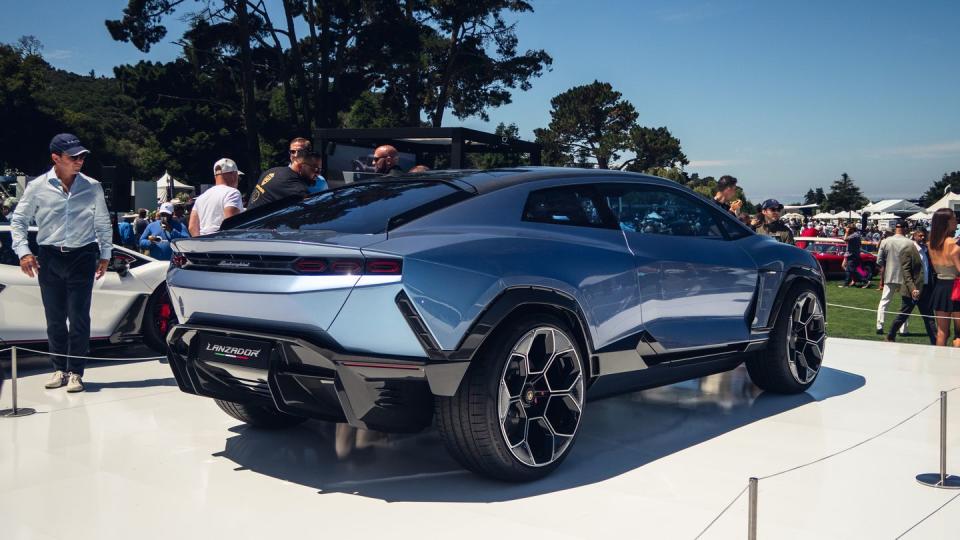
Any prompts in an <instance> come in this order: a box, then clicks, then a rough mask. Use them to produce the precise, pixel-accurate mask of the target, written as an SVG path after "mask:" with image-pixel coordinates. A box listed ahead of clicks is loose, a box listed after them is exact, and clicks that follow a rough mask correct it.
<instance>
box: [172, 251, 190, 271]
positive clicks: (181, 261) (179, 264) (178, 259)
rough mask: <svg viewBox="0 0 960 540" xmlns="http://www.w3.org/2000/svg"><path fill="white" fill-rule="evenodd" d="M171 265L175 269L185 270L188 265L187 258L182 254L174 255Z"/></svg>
mask: <svg viewBox="0 0 960 540" xmlns="http://www.w3.org/2000/svg"><path fill="white" fill-rule="evenodd" d="M170 264H171V265H173V266H174V267H175V268H183V267H184V266H186V265H187V256H186V255H184V254H182V253H174V254H173V257H171V258H170Z"/></svg>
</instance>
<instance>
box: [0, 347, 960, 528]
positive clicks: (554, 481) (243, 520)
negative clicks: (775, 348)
mask: <svg viewBox="0 0 960 540" xmlns="http://www.w3.org/2000/svg"><path fill="white" fill-rule="evenodd" d="M826 364H827V366H828V367H825V368H824V370H823V371H822V372H821V374H820V378H819V379H818V381H817V383H816V384H815V385H814V386H813V387H812V389H811V391H810V392H809V393H808V394H804V395H801V396H792V397H785V396H773V395H761V394H760V393H759V392H758V391H757V390H756V388H755V387H753V386H752V385H751V384H750V383H749V380H748V379H747V377H746V374H745V372H744V371H743V370H742V368H741V369H738V370H737V371H734V372H731V373H728V374H723V375H718V376H714V377H709V378H706V379H702V380H699V381H692V382H690V383H684V384H680V385H675V386H672V387H668V388H662V389H657V390H651V391H646V392H641V393H636V394H632V395H629V396H623V397H618V398H611V399H606V400H601V401H596V402H593V403H591V404H590V405H589V406H588V408H587V412H586V416H585V424H584V426H583V428H582V432H581V436H580V439H579V440H578V442H577V445H576V447H575V448H574V449H573V453H572V455H571V456H570V459H568V460H567V461H566V462H565V463H564V465H563V467H561V469H560V470H559V471H557V473H556V474H554V475H553V476H551V477H550V478H548V479H546V480H544V481H541V482H538V483H534V484H529V485H504V484H500V483H495V482H489V481H485V480H482V479H480V478H477V477H475V476H472V475H470V474H468V473H465V472H463V471H461V470H460V469H459V468H458V467H457V465H456V464H455V463H454V462H453V461H452V460H451V459H450V458H449V457H447V455H446V453H445V452H444V450H443V448H442V445H441V443H440V441H439V440H438V439H437V436H436V434H435V433H433V432H427V433H423V434H419V435H415V436H403V437H400V436H385V435H381V434H376V433H369V432H360V433H357V432H355V431H353V430H351V429H349V428H345V426H331V425H325V424H323V423H319V422H311V423H308V424H306V425H304V426H302V427H298V428H294V429H292V430H288V431H284V432H257V431H254V430H249V429H246V428H245V427H243V426H242V425H240V424H238V423H237V422H236V421H234V420H232V419H231V418H229V417H228V416H226V415H225V414H223V413H221V412H220V410H219V409H218V408H217V407H216V405H214V403H213V402H212V401H210V400H208V399H203V398H198V397H194V396H189V395H186V394H182V393H181V392H180V391H179V390H178V389H177V387H176V385H175V383H174V380H173V378H172V375H171V373H170V371H169V368H168V366H166V365H162V364H159V363H156V362H140V363H129V364H115V365H104V364H100V365H97V366H94V367H92V368H90V369H88V371H87V376H86V379H87V385H88V389H89V391H88V392H87V393H84V394H79V395H70V394H66V393H65V392H63V391H62V390H54V391H47V390H44V389H42V387H41V386H42V381H43V380H44V379H45V377H46V374H36V375H32V376H28V377H26V378H23V379H21V384H20V405H21V406H27V407H34V408H36V409H37V410H38V411H39V413H38V414H36V415H34V416H31V417H26V418H19V419H0V538H2V539H4V540H14V539H45V538H64V539H67V538H69V539H72V540H74V539H75V540H79V539H88V538H89V539H98V540H99V539H111V538H117V539H129V538H159V539H164V540H169V539H171V538H198V539H205V540H206V539H220V538H285V537H298V538H299V537H309V538H320V537H326V538H371V537H374V536H375V535H377V536H381V537H382V536H384V535H388V536H389V537H391V538H414V537H416V538H441V537H451V536H454V537H457V538H484V539H489V538H502V537H504V535H508V536H509V537H512V538H517V537H528V538H532V537H543V536H544V535H548V536H549V537H550V538H598V537H599V536H600V535H601V534H603V535H604V536H607V537H616V538H693V537H694V536H696V534H697V533H698V532H700V530H701V529H702V528H703V527H704V526H705V525H706V524H707V523H708V522H709V521H710V520H711V519H712V518H713V517H714V516H715V515H716V514H717V513H718V512H719V511H720V510H721V509H722V508H723V506H724V505H726V504H727V502H728V501H729V500H730V499H731V498H732V497H733V496H734V495H735V494H736V493H737V492H738V491H740V490H741V489H742V488H743V487H744V486H745V485H746V482H747V478H748V477H749V476H764V475H767V474H770V473H773V472H777V471H780V470H783V469H787V468H790V467H791V466H794V465H797V464H801V463H804V462H807V461H810V460H813V459H816V458H818V457H821V456H824V455H827V454H830V453H832V452H834V451H836V450H839V449H841V448H844V447H846V446H849V445H851V444H853V443H856V442H857V441H860V440H863V439H866V438H868V437H870V436H871V435H874V434H876V433H878V432H880V431H882V430H884V429H886V428H887V427H889V426H892V425H893V424H895V423H896V422H898V421H899V420H901V419H903V418H906V417H907V416H909V415H910V414H912V413H914V412H915V411H917V410H919V409H920V408H922V407H923V406H924V405H926V404H928V403H930V402H931V401H932V400H934V399H936V397H937V395H938V391H939V390H941V389H949V388H953V387H955V386H960V351H956V350H951V349H946V348H933V347H922V346H914V345H894V344H885V343H871V342H861V341H851V340H840V339H833V340H830V343H829V345H828V351H827V362H826ZM951 396H955V397H954V398H953V406H951V408H950V410H951V413H952V414H953V416H952V418H953V421H952V422H951V423H950V428H951V429H952V432H951V435H950V445H951V452H950V458H951V460H952V461H951V463H953V465H952V467H953V468H954V469H956V470H954V471H953V472H957V473H960V391H958V392H956V393H954V394H951ZM9 400H10V396H9V386H7V387H5V388H4V395H3V397H2V399H0V405H2V407H0V408H7V407H9V403H10V401H9ZM954 411H955V412H954ZM937 415H938V407H937V406H934V407H932V408H930V409H928V410H927V411H926V412H924V413H923V414H921V415H920V416H918V417H916V418H914V419H913V420H911V421H909V422H907V423H906V424H904V425H903V426H901V427H899V428H897V429H895V430H893V431H892V432H890V433H889V434H887V435H884V436H882V437H880V438H878V439H876V440H873V441H871V442H868V443H866V444H864V445H862V446H860V447H858V448H856V449H854V450H852V451H850V452H848V453H845V454H842V455H840V456H837V457H834V458H832V459H829V460H827V461H825V462H822V463H819V464H816V465H813V466H810V467H807V468H804V469H802V470H798V471H795V472H792V473H788V474H785V475H782V476H778V477H777V478H773V479H770V480H765V481H762V482H761V484H760V491H759V494H760V495H759V500H760V504H759V509H760V512H759V515H760V518H759V533H760V537H761V538H844V539H848V538H880V537H882V538H892V537H895V536H897V535H899V534H900V533H902V532H904V531H905V530H907V529H908V528H909V527H911V526H912V525H914V524H915V523H917V522H918V521H920V520H921V519H922V518H923V517H924V516H926V515H927V514H928V513H930V512H932V511H933V510H935V509H936V508H937V507H939V506H940V505H942V504H943V503H945V502H946V501H947V500H948V499H949V498H950V497H953V496H954V495H955V494H957V493H958V492H953V491H943V490H937V489H931V488H927V487H923V486H920V485H919V484H917V483H916V482H915V480H914V476H915V475H916V474H917V473H920V472H932V471H935V470H936V468H937V463H938V461H937V436H938V429H939V427H938V426H939V422H938V416H937ZM746 516H747V514H746V497H744V498H742V499H740V500H739V501H738V502H737V503H736V504H735V505H734V506H733V507H732V508H731V509H730V511H729V512H728V513H727V514H726V515H725V516H724V517H723V518H721V519H720V520H719V521H718V522H717V523H716V525H714V527H713V528H712V529H711V530H710V531H709V532H708V534H707V535H705V538H742V537H744V536H745V531H746V523H747V517H746ZM958 524H960V502H955V503H954V504H951V505H948V506H947V507H945V508H944V509H943V510H941V511H940V512H939V513H937V514H936V515H934V516H933V517H931V518H930V519H928V520H927V521H926V522H924V523H923V524H921V525H919V526H918V527H917V528H915V529H914V530H913V531H911V532H910V534H909V535H907V538H957V537H958V535H960V532H958Z"/></svg>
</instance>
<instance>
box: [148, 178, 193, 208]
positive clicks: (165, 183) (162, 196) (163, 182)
mask: <svg viewBox="0 0 960 540" xmlns="http://www.w3.org/2000/svg"><path fill="white" fill-rule="evenodd" d="M171 182H172V183H173V192H174V193H179V192H182V191H187V192H190V193H193V191H194V188H193V186H191V185H190V184H184V183H183V182H181V181H179V180H177V179H176V178H174V177H172V176H170V173H168V172H166V171H164V173H163V176H161V177H160V178H159V179H157V201H158V202H167V201H169V200H170V184H171Z"/></svg>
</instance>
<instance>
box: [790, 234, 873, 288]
mask: <svg viewBox="0 0 960 540" xmlns="http://www.w3.org/2000/svg"><path fill="white" fill-rule="evenodd" d="M805 240H806V242H807V247H806V249H807V251H809V252H811V253H813V256H814V258H816V259H817V262H818V263H820V268H821V269H822V270H823V273H824V275H826V276H827V277H831V276H838V275H840V276H842V275H843V274H844V273H845V270H844V269H843V258H844V253H846V251H847V244H846V242H844V241H843V239H842V238H819V237H817V238H810V239H809V240H807V239H805ZM860 266H861V267H862V268H863V271H864V273H866V275H867V276H873V275H875V274H876V273H877V256H876V255H875V254H873V253H869V252H867V251H863V250H862V251H860ZM867 279H869V278H867Z"/></svg>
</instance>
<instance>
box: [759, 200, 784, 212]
mask: <svg viewBox="0 0 960 540" xmlns="http://www.w3.org/2000/svg"><path fill="white" fill-rule="evenodd" d="M769 208H779V209H780V210H783V205H782V204H780V201H778V200H776V199H767V200H765V201H763V203H762V204H760V209H761V210H767V209H769Z"/></svg>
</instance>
